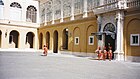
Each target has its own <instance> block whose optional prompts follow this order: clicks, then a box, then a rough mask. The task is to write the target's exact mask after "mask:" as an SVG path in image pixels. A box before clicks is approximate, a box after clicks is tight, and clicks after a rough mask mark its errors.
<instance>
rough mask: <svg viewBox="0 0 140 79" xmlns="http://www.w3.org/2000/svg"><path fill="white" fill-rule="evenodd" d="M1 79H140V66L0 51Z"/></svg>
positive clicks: (63, 56) (56, 55)
mask: <svg viewBox="0 0 140 79" xmlns="http://www.w3.org/2000/svg"><path fill="white" fill-rule="evenodd" d="M0 79H140V63H134V62H133V63H132V62H118V61H108V60H106V61H98V60H91V59H90V58H87V57H76V56H72V55H62V54H52V53H49V55H48V56H41V53H36V52H0Z"/></svg>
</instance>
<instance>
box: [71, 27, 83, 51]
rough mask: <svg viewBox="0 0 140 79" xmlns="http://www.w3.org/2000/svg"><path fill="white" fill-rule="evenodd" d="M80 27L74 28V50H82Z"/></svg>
mask: <svg viewBox="0 0 140 79" xmlns="http://www.w3.org/2000/svg"><path fill="white" fill-rule="evenodd" d="M80 34H81V32H80V28H79V27H75V28H74V30H73V51H75V52H80V51H81V49H80Z"/></svg>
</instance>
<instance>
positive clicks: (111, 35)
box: [103, 23, 116, 58]
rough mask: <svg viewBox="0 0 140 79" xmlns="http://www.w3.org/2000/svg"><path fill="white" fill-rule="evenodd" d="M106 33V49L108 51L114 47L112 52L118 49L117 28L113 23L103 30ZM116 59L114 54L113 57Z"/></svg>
mask: <svg viewBox="0 0 140 79" xmlns="http://www.w3.org/2000/svg"><path fill="white" fill-rule="evenodd" d="M103 31H104V33H105V38H104V39H105V47H106V50H107V51H108V50H109V47H112V52H114V51H115V49H116V43H115V42H116V28H115V26H114V25H113V24H112V23H107V24H106V25H105V27H104V29H103ZM112 58H114V53H113V57H112Z"/></svg>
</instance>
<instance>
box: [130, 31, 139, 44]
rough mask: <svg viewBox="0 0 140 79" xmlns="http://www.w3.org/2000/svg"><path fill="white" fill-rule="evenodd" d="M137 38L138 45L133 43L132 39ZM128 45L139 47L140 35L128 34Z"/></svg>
mask: <svg viewBox="0 0 140 79" xmlns="http://www.w3.org/2000/svg"><path fill="white" fill-rule="evenodd" d="M134 36H138V40H137V41H138V43H134V40H133V37H134ZM130 45H131V46H140V34H130Z"/></svg>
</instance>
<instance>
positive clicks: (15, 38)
mask: <svg viewBox="0 0 140 79" xmlns="http://www.w3.org/2000/svg"><path fill="white" fill-rule="evenodd" d="M18 39H19V33H18V32H17V31H16V30H13V31H11V32H10V35H9V43H10V44H11V43H14V48H18Z"/></svg>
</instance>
